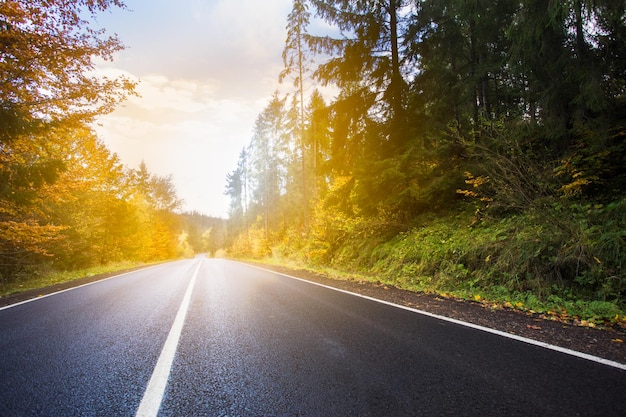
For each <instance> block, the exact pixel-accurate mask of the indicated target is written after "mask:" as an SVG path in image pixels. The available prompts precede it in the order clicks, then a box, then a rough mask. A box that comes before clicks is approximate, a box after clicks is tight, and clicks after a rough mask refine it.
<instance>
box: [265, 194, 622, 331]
mask: <svg viewBox="0 0 626 417" xmlns="http://www.w3.org/2000/svg"><path fill="white" fill-rule="evenodd" d="M304 250H306V248H305V249H304ZM270 259H273V262H275V263H278V264H282V265H286V266H291V267H294V266H297V267H298V268H306V269H309V270H312V271H315V272H320V273H324V274H327V275H329V276H331V277H335V278H340V279H346V278H347V279H350V278H354V277H358V279H367V280H371V281H374V282H382V283H385V284H388V285H393V286H396V287H398V288H402V289H407V290H411V291H422V292H427V293H437V294H441V295H444V296H448V297H455V298H459V299H466V300H473V301H479V302H481V303H484V304H486V305H488V306H491V307H492V308H514V309H519V310H524V311H528V312H534V313H539V314H544V315H546V316H547V317H550V318H554V319H559V320H567V321H574V322H582V323H584V324H589V325H594V324H600V323H620V324H622V325H624V324H626V300H625V299H624V294H626V272H624V267H625V266H626V199H622V200H619V201H616V202H614V203H611V204H608V205H602V204H586V205H580V204H571V205H568V206H567V205H564V204H563V202H561V201H554V202H552V204H544V205H543V206H540V207H537V208H535V209H533V210H529V211H527V212H525V213H517V214H509V215H507V216H503V217H482V218H476V217H475V215H474V212H473V211H462V212H456V213H452V214H448V215H445V216H431V217H429V218H424V219H422V221H421V222H420V225H419V226H416V227H413V228H412V229H410V230H407V231H405V232H402V233H399V234H397V235H396V236H395V237H392V238H391V239H387V240H385V239H381V236H375V235H372V236H369V237H363V235H360V236H356V237H354V238H347V239H344V240H343V242H342V243H341V244H340V245H338V246H336V247H335V249H334V252H332V253H328V254H326V261H325V262H323V263H320V262H319V261H317V260H316V261H314V262H307V261H306V255H303V254H302V253H297V254H295V256H294V253H293V251H291V252H286V251H284V250H281V248H280V247H278V248H273V250H272V255H271V257H270Z"/></svg>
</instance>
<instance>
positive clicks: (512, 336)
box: [241, 262, 626, 371]
mask: <svg viewBox="0 0 626 417" xmlns="http://www.w3.org/2000/svg"><path fill="white" fill-rule="evenodd" d="M241 263H243V262H241ZM243 264H244V265H247V266H250V267H253V268H257V269H260V270H262V271H266V272H271V273H272V274H277V275H282V276H284V277H287V278H291V279H295V280H298V281H302V282H306V283H309V284H312V285H317V286H319V287H324V288H328V289H331V290H334V291H339V292H342V293H345V294H350V295H354V296H356V297H361V298H365V299H366V300H371V301H375V302H377V303H381V304H386V305H389V306H392V307H396V308H401V309H403V310H408V311H411V312H413V313H418V314H422V315H424V316H428V317H432V318H435V319H438V320H443V321H447V322H450V323H455V324H459V325H461V326H465V327H470V328H472V329H476V330H481V331H483V332H487V333H492V334H496V335H498V336H502V337H506V338H509V339H513V340H517V341H520V342H524V343H528V344H529V345H534V346H539V347H542V348H544V349H550V350H554V351H557V352H561V353H564V354H566V355H571V356H575V357H577V358H581V359H586V360H589V361H592V362H597V363H601V364H603V365H607V366H612V367H614V368H618V369H622V370H625V371H626V364H623V363H620V362H615V361H611V360H608V359H604V358H600V357H597V356H593V355H589V354H587V353H583V352H578V351H576V350H572V349H567V348H564V347H561V346H556V345H551V344H550V343H545V342H540V341H538V340H533V339H528V338H526V337H522V336H518V335H516V334H510V333H506V332H503V331H500V330H496V329H490V328H489V327H484V326H480V325H478V324H474V323H468V322H465V321H461V320H457V319H453V318H450V317H445V316H440V315H438V314H433V313H429V312H428V311H424V310H418V309H416V308H411V307H407V306H403V305H400V304H395V303H392V302H389V301H385V300H379V299H378V298H373V297H369V296H367V295H362V294H357V293H354V292H351V291H347V290H342V289H339V288H334V287H331V286H328V285H324V284H319V283H317V282H313V281H307V280H306V279H303V278H298V277H294V276H291V275H288V274H283V273H281V272H276V271H272V270H270V269H265V268H261V267H259V266H256V265H250V264H246V263H243Z"/></svg>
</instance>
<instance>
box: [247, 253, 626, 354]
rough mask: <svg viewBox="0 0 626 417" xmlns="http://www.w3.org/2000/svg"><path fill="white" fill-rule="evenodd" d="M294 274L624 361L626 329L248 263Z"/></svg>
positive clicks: (582, 351)
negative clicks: (569, 320)
mask: <svg viewBox="0 0 626 417" xmlns="http://www.w3.org/2000/svg"><path fill="white" fill-rule="evenodd" d="M248 263H249V264H251V265H255V266H258V267H261V268H264V269H268V270H272V271H275V272H279V273H282V274H286V275H291V276H294V277H297V278H302V279H305V280H308V281H312V282H316V283H318V284H323V285H327V286H329V287H333V288H338V289H341V290H345V291H350V292H353V293H357V294H360V295H365V296H368V297H372V298H376V299H379V300H383V301H387V302H390V303H394V304H398V305H402V306H405V307H410V308H414V309H417V310H423V311H427V312H429V313H432V314H437V315H440V316H444V317H449V318H452V319H456V320H461V321H464V322H468V323H473V324H476V325H479V326H483V327H488V328H490V329H495V330H499V331H501V332H505V333H509V334H513V335H517V336H521V337H524V338H528V339H532V340H536V341H539V342H543V343H548V344H551V345H555V346H559V347H562V348H566V349H571V350H575V351H578V352H581V353H586V354H589V355H593V356H597V357H599V358H603V359H607V360H610V361H614V362H619V363H622V364H626V329H624V328H621V327H617V326H615V327H601V328H600V327H596V328H589V327H582V326H577V325H574V324H572V323H563V322H559V321H553V320H549V319H546V318H544V317H540V316H539V315H537V314H529V313H525V312H522V311H518V310H513V309H505V308H497V309H494V308H491V307H490V306H486V305H484V304H482V303H478V302H471V301H464V300H457V299H451V298H444V297H441V296H438V295H435V294H425V293H416V292H411V291H406V290H401V289H398V288H395V287H393V286H389V285H383V284H378V283H374V282H369V281H357V280H337V279H332V278H330V277H328V276H325V275H322V274H319V273H314V272H311V271H307V270H301V269H291V268H287V267H282V266H277V265H268V264H258V263H251V262H248Z"/></svg>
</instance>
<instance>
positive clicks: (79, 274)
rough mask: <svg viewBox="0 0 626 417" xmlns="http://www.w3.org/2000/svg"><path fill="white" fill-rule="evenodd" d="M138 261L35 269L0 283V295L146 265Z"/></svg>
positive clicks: (3, 295)
mask: <svg viewBox="0 0 626 417" xmlns="http://www.w3.org/2000/svg"><path fill="white" fill-rule="evenodd" d="M148 265H149V264H143V263H138V262H131V261H127V262H116V263H111V264H108V265H101V266H94V267H91V268H84V269H78V270H75V271H54V270H47V271H46V270H40V269H35V270H33V271H32V272H31V273H30V274H28V275H27V276H26V275H24V274H23V275H22V276H20V277H19V279H14V280H10V281H6V282H1V283H0V297H5V296H9V295H12V294H17V293H21V292H24V291H30V290H36V289H41V288H45V287H49V286H52V285H57V284H63V283H66V282H70V281H75V280H78V279H81V278H87V277H93V276H96V275H102V274H110V273H114V272H122V271H126V270H129V269H133V268H137V267H141V266H148Z"/></svg>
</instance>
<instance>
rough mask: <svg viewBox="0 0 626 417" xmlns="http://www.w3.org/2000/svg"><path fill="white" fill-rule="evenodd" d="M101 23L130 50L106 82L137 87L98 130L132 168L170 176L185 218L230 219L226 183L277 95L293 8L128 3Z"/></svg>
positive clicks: (246, 3) (203, 0) (254, 1)
mask: <svg viewBox="0 0 626 417" xmlns="http://www.w3.org/2000/svg"><path fill="white" fill-rule="evenodd" d="M125 3H126V4H127V5H128V7H129V8H130V9H131V10H132V12H116V13H111V14H106V15H103V16H101V17H100V18H99V24H100V25H101V26H102V27H104V28H106V29H107V31H108V32H109V33H117V34H118V36H119V38H120V39H121V40H122V41H123V42H124V44H126V45H127V46H128V49H126V50H124V51H121V52H119V53H118V54H117V55H116V58H115V61H114V62H113V63H110V62H103V63H99V64H98V71H99V73H100V74H103V75H108V76H118V75H124V76H126V77H128V78H130V79H134V80H138V81H139V85H138V87H137V90H138V92H139V93H140V95H141V97H131V98H130V99H129V100H127V101H126V102H125V103H123V105H121V106H119V107H118V109H116V111H115V112H113V113H111V114H109V115H106V116H103V117H101V118H100V119H99V120H98V122H99V125H98V126H97V127H96V130H97V132H98V134H99V136H100V137H101V139H102V140H103V141H104V142H105V143H106V144H107V146H109V148H110V149H111V150H112V151H113V152H116V153H118V154H119V156H120V158H121V160H122V161H123V162H124V163H125V164H127V165H128V166H130V167H133V168H135V167H137V166H138V164H139V163H140V162H141V161H142V160H144V161H145V162H146V164H147V165H148V168H149V169H150V171H151V172H153V173H156V174H158V175H169V174H172V175H173V179H174V182H175V184H176V187H177V190H178V193H179V196H180V197H181V198H183V199H184V200H185V201H186V202H187V206H186V207H185V208H186V209H194V210H199V211H202V212H205V213H210V214H214V215H225V214H226V212H225V210H226V205H227V204H226V203H224V201H225V197H224V196H223V191H224V184H225V177H226V175H227V173H228V172H230V171H232V170H233V169H234V168H235V167H236V164H237V158H238V156H239V152H240V150H241V149H242V148H243V147H244V146H245V145H246V144H247V143H248V142H249V139H250V137H251V135H252V129H253V127H254V122H255V120H256V117H257V115H258V114H259V113H260V112H261V110H262V109H263V108H264V107H265V106H266V105H267V102H268V100H269V98H270V97H271V94H272V93H273V91H274V90H275V89H276V88H278V87H279V86H278V74H279V73H280V71H281V69H282V60H281V53H282V49H283V45H284V41H285V36H286V31H285V25H286V17H287V14H288V13H289V11H290V9H291V0H272V1H259V0H238V1H233V0H185V1H177V2H173V1H171V0H152V1H150V2H148V1H144V0H126V1H125Z"/></svg>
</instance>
